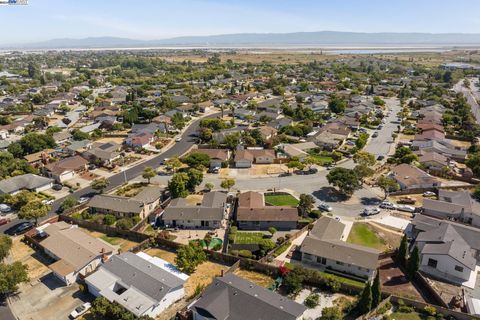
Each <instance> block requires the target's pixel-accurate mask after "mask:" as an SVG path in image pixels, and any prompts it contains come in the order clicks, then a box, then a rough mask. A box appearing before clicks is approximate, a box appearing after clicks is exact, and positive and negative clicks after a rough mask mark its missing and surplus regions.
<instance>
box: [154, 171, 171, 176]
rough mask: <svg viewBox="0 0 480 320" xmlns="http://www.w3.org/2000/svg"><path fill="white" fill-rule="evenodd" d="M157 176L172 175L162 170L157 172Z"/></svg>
mask: <svg viewBox="0 0 480 320" xmlns="http://www.w3.org/2000/svg"><path fill="white" fill-rule="evenodd" d="M157 174H158V175H159V176H170V175H172V173H171V172H170V171H164V170H158V171H157Z"/></svg>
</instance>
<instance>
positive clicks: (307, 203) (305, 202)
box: [298, 193, 315, 217]
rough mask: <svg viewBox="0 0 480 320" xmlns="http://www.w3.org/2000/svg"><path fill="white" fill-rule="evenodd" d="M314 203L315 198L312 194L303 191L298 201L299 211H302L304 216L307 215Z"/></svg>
mask: <svg viewBox="0 0 480 320" xmlns="http://www.w3.org/2000/svg"><path fill="white" fill-rule="evenodd" d="M314 204H315V199H313V197H312V196H311V195H309V194H305V193H302V194H301V195H300V201H299V203H298V211H300V214H301V215H302V216H304V217H306V216H308V214H309V213H310V212H311V211H312V209H313V205H314Z"/></svg>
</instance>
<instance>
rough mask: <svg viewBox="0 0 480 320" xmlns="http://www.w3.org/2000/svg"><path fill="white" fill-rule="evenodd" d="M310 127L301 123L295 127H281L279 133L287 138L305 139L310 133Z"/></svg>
mask: <svg viewBox="0 0 480 320" xmlns="http://www.w3.org/2000/svg"><path fill="white" fill-rule="evenodd" d="M312 130H313V129H312V126H311V125H307V124H303V123H298V124H295V125H288V126H286V127H283V128H281V129H280V132H281V133H283V134H286V135H289V136H295V137H305V136H306V135H307V134H309V133H310V132H312Z"/></svg>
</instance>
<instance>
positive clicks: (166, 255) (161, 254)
mask: <svg viewBox="0 0 480 320" xmlns="http://www.w3.org/2000/svg"><path fill="white" fill-rule="evenodd" d="M145 253H147V254H149V255H151V256H155V257H158V258H160V259H163V260H165V261H168V262H170V263H172V264H175V258H176V257H177V254H176V253H175V252H172V251H168V250H163V249H159V248H150V249H148V250H146V251H145Z"/></svg>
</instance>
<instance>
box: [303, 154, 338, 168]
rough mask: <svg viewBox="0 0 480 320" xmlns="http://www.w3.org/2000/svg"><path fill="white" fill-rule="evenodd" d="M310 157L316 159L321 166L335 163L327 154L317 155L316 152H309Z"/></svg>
mask: <svg viewBox="0 0 480 320" xmlns="http://www.w3.org/2000/svg"><path fill="white" fill-rule="evenodd" d="M308 155H309V156H311V157H312V158H314V159H315V160H317V161H318V165H320V166H323V165H326V164H330V163H333V162H334V161H333V158H332V157H330V156H329V155H328V153H327V154H321V153H316V152H309V153H308Z"/></svg>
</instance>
